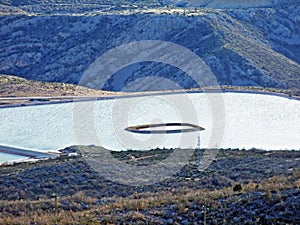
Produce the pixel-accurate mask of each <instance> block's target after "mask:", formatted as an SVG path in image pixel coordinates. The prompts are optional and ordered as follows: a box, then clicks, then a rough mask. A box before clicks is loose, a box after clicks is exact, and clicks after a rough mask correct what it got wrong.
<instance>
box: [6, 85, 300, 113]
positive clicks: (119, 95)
mask: <svg viewBox="0 0 300 225" xmlns="http://www.w3.org/2000/svg"><path fill="white" fill-rule="evenodd" d="M196 93H244V94H260V95H271V96H277V97H282V98H287V99H291V100H298V101H299V100H300V96H298V95H289V94H286V93H279V92H275V91H268V90H249V89H245V90H241V89H230V88H225V89H214V88H212V89H204V90H202V89H188V90H175V91H150V92H116V94H111V95H105V96H53V97H43V96H41V97H0V101H1V100H7V101H16V100H25V101H28V102H24V103H7V104H2V105H1V104H0V109H3V108H16V107H28V106H38V105H48V104H65V103H73V102H89V101H102V100H113V99H123V98H137V97H148V96H160V95H174V94H196Z"/></svg>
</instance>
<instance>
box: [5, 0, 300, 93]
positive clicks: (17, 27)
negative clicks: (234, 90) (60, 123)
mask: <svg viewBox="0 0 300 225" xmlns="http://www.w3.org/2000/svg"><path fill="white" fill-rule="evenodd" d="M5 2H6V7H11V5H13V4H14V6H15V7H17V8H16V9H18V10H23V14H21V13H15V12H14V13H7V11H6V14H5V15H3V16H1V17H0V49H1V50H2V51H1V52H0V72H1V73H5V74H14V75H18V76H21V77H24V78H27V79H33V80H40V81H56V82H66V83H73V84H77V83H78V82H79V81H80V78H81V77H82V75H83V74H84V72H85V71H86V70H87V68H88V67H89V65H90V64H91V63H92V62H93V61H94V60H95V59H97V58H98V57H99V56H101V55H102V54H104V53H105V52H107V51H108V50H110V49H112V48H114V47H116V46H119V45H121V44H125V43H129V42H132V41H139V40H163V41H170V42H173V43H177V44H179V45H181V46H184V47H186V48H188V49H189V50H191V51H193V52H194V53H196V54H197V55H198V56H200V57H201V58H202V59H203V60H204V61H205V62H206V63H207V64H208V66H209V67H210V68H211V70H212V71H213V73H214V74H215V76H216V77H217V79H218V81H219V83H220V84H222V85H234V86H263V87H279V88H293V89H297V88H298V89H299V87H300V56H299V55H300V54H299V52H300V28H299V27H300V16H299V15H300V4H295V5H289V4H288V5H279V6H277V7H275V8H250V9H224V10H215V9H204V8H202V9H200V8H199V9H180V8H170V7H169V8H166V7H164V8H155V10H154V9H153V8H148V9H147V8H144V9H139V8H137V9H128V10H125V9H123V10H119V11H111V10H110V13H107V12H105V10H102V11H101V10H100V11H101V12H98V13H94V14H93V15H87V14H81V13H77V14H71V13H68V11H63V10H62V12H64V13H62V15H58V14H57V13H56V14H55V15H54V14H53V13H51V12H47V11H43V14H35V16H32V15H33V14H30V13H28V12H26V10H25V9H26V7H27V6H28V5H27V6H26V7H25V5H26V4H25V3H26V2H31V3H32V4H33V3H34V4H35V5H34V4H33V5H32V7H35V6H36V5H37V4H36V2H35V1H33V0H31V1H29V0H28V1H17V0H15V1H13V0H6V1H1V3H2V4H3V3H5ZM45 2H48V3H49V2H51V1H50V0H49V1H45ZM53 2H55V1H53ZM70 2H72V1H71V0H70ZM74 2H75V0H74ZM82 2H88V0H85V1H82ZM99 2H100V1H99ZM127 2H129V1H127ZM147 2H152V1H150V0H149V1H147ZM153 2H155V1H154V0H153ZM202 2H204V1H202ZM205 2H208V1H205ZM219 2H221V1H219ZM232 2H234V1H232ZM276 2H281V1H276ZM288 2H289V1H285V3H288ZM86 4H87V5H88V3H86ZM86 4H83V5H82V7H84V6H86ZM153 4H154V3H153ZM22 5H23V6H24V7H25V8H24V7H23V6H22ZM45 5H46V6H47V4H45ZM39 6H43V5H42V4H40V5H39ZM48 6H49V5H48ZM48 6H47V7H48ZM98 6H99V5H98ZM22 7H23V8H22ZM82 7H81V9H82ZM33 11H34V10H33ZM145 76H154V77H155V76H161V77H165V78H168V79H170V80H172V81H174V82H175V83H177V84H178V85H179V86H181V87H183V88H192V87H197V86H198V85H197V84H196V83H195V81H194V80H192V79H190V78H188V77H187V76H185V74H184V73H183V72H182V71H181V70H179V69H177V68H174V67H171V66H167V65H164V64H159V63H150V62H145V63H140V64H134V65H132V66H128V67H126V68H123V69H122V70H120V71H119V72H118V73H116V74H115V75H114V76H113V77H112V78H111V79H110V80H109V81H108V82H107V83H106V84H105V86H104V89H106V90H115V91H118V90H122V89H123V88H124V87H126V90H129V91H136V90H139V91H144V90H157V89H160V90H161V89H172V88H174V86H172V85H169V83H170V82H167V83H168V84H166V83H164V82H161V83H159V84H157V82H156V81H157V80H156V81H153V82H151V80H150V81H149V82H147V83H142V85H141V84H140V83H139V82H136V83H135V84H134V85H131V86H130V87H129V84H130V83H131V82H132V81H134V80H137V79H139V78H142V77H145ZM99 88H102V87H99Z"/></svg>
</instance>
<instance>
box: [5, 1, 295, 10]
mask: <svg viewBox="0 0 300 225" xmlns="http://www.w3.org/2000/svg"><path fill="white" fill-rule="evenodd" d="M298 2H299V0H117V1H115V0H97V1H95V0H0V5H1V4H3V5H9V6H17V7H18V6H34V5H40V6H41V5H65V4H67V5H69V4H72V5H82V6H83V7H86V5H107V6H108V5H110V6H116V5H127V6H129V5H136V6H150V7H153V6H154V7H155V6H167V5H170V6H177V7H207V8H220V9H227V8H254V7H273V6H278V5H282V4H292V3H298ZM84 5H85V6H84Z"/></svg>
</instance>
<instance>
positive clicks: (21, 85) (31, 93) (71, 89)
mask: <svg viewBox="0 0 300 225" xmlns="http://www.w3.org/2000/svg"><path fill="white" fill-rule="evenodd" d="M111 94H115V93H114V92H108V91H99V90H93V89H88V88H85V87H81V86H77V85H72V84H64V83H55V82H39V81H30V80H26V79H24V78H20V77H16V76H9V75H0V97H40V96H44V97H53V96H102V95H111Z"/></svg>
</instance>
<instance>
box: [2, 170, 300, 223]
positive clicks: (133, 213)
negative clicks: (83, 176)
mask: <svg viewBox="0 0 300 225" xmlns="http://www.w3.org/2000/svg"><path fill="white" fill-rule="evenodd" d="M294 178H295V177H285V176H274V177H271V178H269V179H267V180H266V181H264V182H262V183H259V184H257V183H254V182H252V181H250V182H249V183H248V184H245V185H243V189H242V191H241V192H242V193H246V192H252V191H257V190H260V191H263V192H265V193H266V197H267V198H268V196H269V195H268V193H271V192H272V191H279V190H283V189H289V188H294V187H299V184H300V179H298V180H297V181H296V182H294V181H293V179H294ZM239 194H240V193H236V192H234V191H233V188H232V187H227V188H223V189H220V190H213V191H211V190H205V189H200V190H192V189H190V188H186V187H182V188H178V189H175V190H174V189H172V190H171V189H170V190H169V191H163V192H159V193H152V192H146V193H139V194H134V195H131V196H129V197H126V198H122V197H111V198H110V199H109V200H110V203H107V204H105V205H93V204H92V203H93V202H95V201H96V199H94V198H91V197H88V196H85V195H84V193H82V192H79V193H77V194H75V195H73V196H70V197H65V198H62V199H59V202H61V201H68V202H73V203H79V202H84V203H86V204H89V205H90V206H91V208H90V209H88V210H78V211H70V210H63V209H62V208H61V207H59V209H58V210H55V209H54V200H53V199H50V200H49V199H48V200H38V201H23V200H21V201H11V202H10V201H1V202H0V205H1V206H2V209H5V212H6V213H5V214H3V213H1V214H2V215H1V217H0V224H21V225H22V224H30V223H32V222H35V223H36V224H44V225H48V224H49V225H50V224H51V225H52V224H103V223H104V224H110V223H112V224H113V223H117V222H120V221H140V222H141V221H142V222H143V221H144V222H145V221H147V222H149V221H150V222H149V223H151V218H149V216H147V215H145V213H144V212H145V211H146V210H148V211H149V214H150V215H156V216H164V215H163V214H164V213H163V212H162V211H160V210H159V208H160V207H163V206H166V205H176V207H177V212H178V213H180V214H188V213H192V212H189V206H190V203H191V202H193V203H195V204H197V205H200V206H201V205H205V206H209V207H210V208H214V207H217V206H216V200H217V199H225V198H228V197H230V196H235V195H237V196H238V195H239ZM269 197H271V196H269ZM272 197H273V198H274V196H272ZM277 197H278V198H280V196H277ZM46 206H48V207H46ZM8 208H13V210H11V213H9V210H8ZM16 211H18V212H19V213H18V215H16V213H14V212H16ZM118 212H119V213H118ZM100 217H101V218H100ZM152 222H153V221H152ZM153 223H154V222H153Z"/></svg>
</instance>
